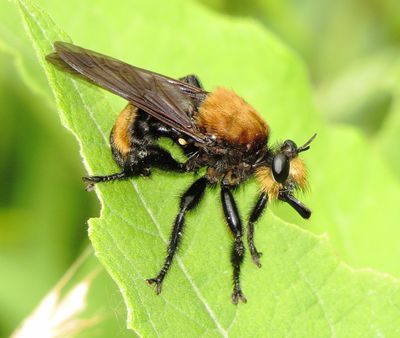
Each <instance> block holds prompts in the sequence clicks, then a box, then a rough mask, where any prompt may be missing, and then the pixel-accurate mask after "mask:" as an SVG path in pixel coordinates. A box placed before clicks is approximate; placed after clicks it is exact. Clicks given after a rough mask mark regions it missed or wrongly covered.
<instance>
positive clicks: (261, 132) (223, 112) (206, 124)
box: [196, 88, 269, 151]
mask: <svg viewBox="0 0 400 338" xmlns="http://www.w3.org/2000/svg"><path fill="white" fill-rule="evenodd" d="M196 125H197V126H198V127H199V128H200V130H201V131H202V132H203V133H204V134H206V135H208V136H210V137H213V138H215V139H216V141H218V140H221V141H224V142H227V143H228V144H232V145H233V146H241V147H245V148H247V150H248V151H250V150H251V149H252V148H254V147H255V146H257V145H259V144H260V143H261V144H265V143H266V140H267V138H268V132H269V128H268V125H267V124H266V123H265V122H264V120H263V119H262V118H261V116H260V115H259V114H258V112H257V111H256V110H255V109H254V108H253V107H252V106H251V105H249V104H248V103H247V102H246V101H245V100H243V99H242V98H241V97H240V96H238V95H237V94H236V93H234V92H233V91H231V90H229V89H226V88H217V89H216V90H214V91H213V92H212V93H209V94H208V96H207V97H206V99H205V100H204V101H203V102H202V104H201V105H200V107H199V111H198V114H197V115H196Z"/></svg>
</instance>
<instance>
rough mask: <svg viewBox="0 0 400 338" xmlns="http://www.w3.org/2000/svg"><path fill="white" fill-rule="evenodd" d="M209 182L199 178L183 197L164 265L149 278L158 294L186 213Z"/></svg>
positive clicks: (179, 236)
mask: <svg viewBox="0 0 400 338" xmlns="http://www.w3.org/2000/svg"><path fill="white" fill-rule="evenodd" d="M207 182H208V181H207V179H206V178H205V177H201V178H199V179H198V180H197V181H195V182H194V183H193V184H192V185H191V186H190V187H189V189H188V190H187V191H186V192H185V193H184V194H183V195H182V197H181V203H180V210H179V213H178V215H177V216H176V218H175V223H174V227H173V228H172V233H171V237H170V240H169V244H168V249H167V257H166V259H165V261H164V265H163V267H162V268H161V270H160V272H159V273H158V275H157V277H155V278H149V279H147V283H149V284H154V283H155V284H156V293H157V294H159V293H160V292H161V285H162V282H163V280H164V277H165V275H166V274H167V272H168V270H169V268H170V266H171V264H172V260H173V258H174V255H175V253H176V250H177V249H178V245H179V242H180V240H181V237H182V231H183V226H184V224H185V214H186V212H188V211H189V210H192V209H194V208H195V207H196V206H197V205H198V204H199V202H200V200H201V198H202V197H203V195H204V190H205V188H206V186H207Z"/></svg>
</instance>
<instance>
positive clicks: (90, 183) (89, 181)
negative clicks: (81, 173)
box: [82, 176, 101, 191]
mask: <svg viewBox="0 0 400 338" xmlns="http://www.w3.org/2000/svg"><path fill="white" fill-rule="evenodd" d="M82 181H83V182H85V184H86V187H85V190H86V191H93V189H94V185H95V184H96V183H98V182H100V181H101V179H100V176H87V177H82Z"/></svg>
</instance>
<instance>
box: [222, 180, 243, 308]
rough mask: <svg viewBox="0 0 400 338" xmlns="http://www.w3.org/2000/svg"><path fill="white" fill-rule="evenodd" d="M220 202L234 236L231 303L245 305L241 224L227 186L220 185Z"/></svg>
mask: <svg viewBox="0 0 400 338" xmlns="http://www.w3.org/2000/svg"><path fill="white" fill-rule="evenodd" d="M221 200H222V207H223V209H224V214H225V218H226V221H227V223H228V225H229V228H230V229H231V231H232V233H233V236H234V240H233V245H232V250H231V263H232V267H233V293H232V302H233V303H234V304H237V303H238V300H239V299H240V300H241V301H242V302H243V303H246V302H247V300H246V297H245V296H244V294H243V292H242V289H241V287H240V266H241V264H242V262H243V258H244V245H243V241H242V235H243V233H242V231H243V230H242V222H241V221H240V216H239V211H238V209H237V206H236V202H235V200H234V198H233V195H232V192H231V190H230V188H229V186H225V185H222V187H221Z"/></svg>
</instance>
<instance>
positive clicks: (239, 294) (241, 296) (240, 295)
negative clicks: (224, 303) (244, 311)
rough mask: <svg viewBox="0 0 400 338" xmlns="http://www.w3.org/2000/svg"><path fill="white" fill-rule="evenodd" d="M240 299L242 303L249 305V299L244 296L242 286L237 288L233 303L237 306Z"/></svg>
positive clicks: (234, 291)
mask: <svg viewBox="0 0 400 338" xmlns="http://www.w3.org/2000/svg"><path fill="white" fill-rule="evenodd" d="M239 299H240V300H241V302H242V303H247V299H246V297H245V296H244V294H243V292H242V290H241V288H240V286H235V288H234V289H233V293H232V303H233V304H235V305H236V304H237V303H238V301H239Z"/></svg>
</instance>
